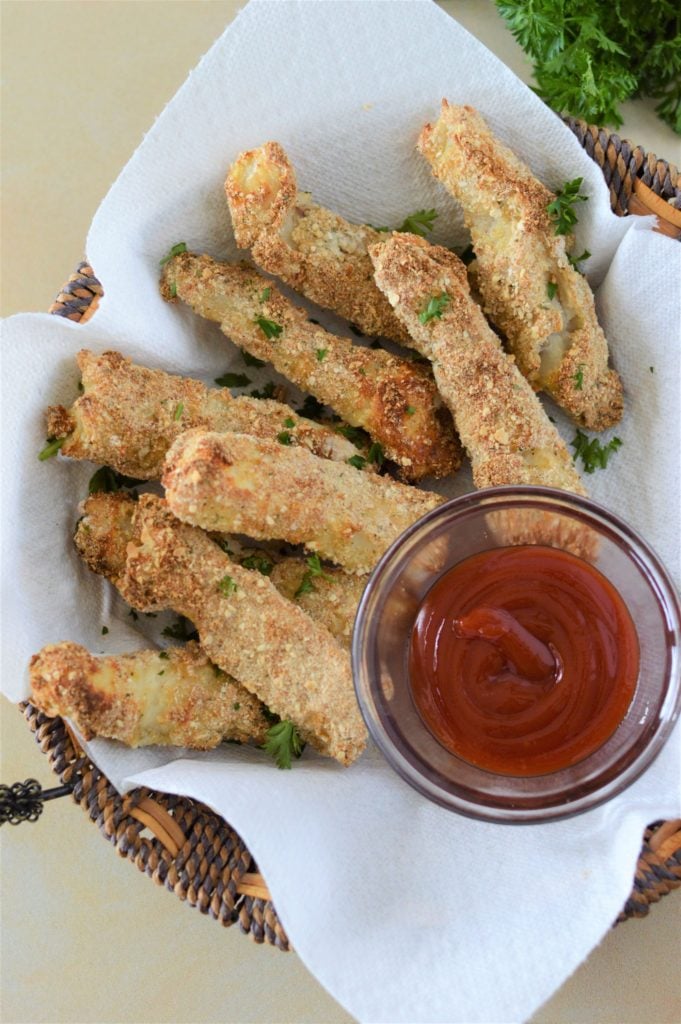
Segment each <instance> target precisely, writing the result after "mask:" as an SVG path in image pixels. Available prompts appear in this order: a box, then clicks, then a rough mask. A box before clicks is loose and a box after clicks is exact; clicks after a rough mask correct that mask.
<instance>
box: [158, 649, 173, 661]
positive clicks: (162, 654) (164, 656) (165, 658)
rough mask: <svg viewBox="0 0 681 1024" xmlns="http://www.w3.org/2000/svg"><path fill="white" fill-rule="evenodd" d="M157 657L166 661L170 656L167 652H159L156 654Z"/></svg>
mask: <svg viewBox="0 0 681 1024" xmlns="http://www.w3.org/2000/svg"><path fill="white" fill-rule="evenodd" d="M158 656H159V658H162V659H163V661H168V659H169V657H170V655H169V654H168V652H167V651H159V652H158Z"/></svg>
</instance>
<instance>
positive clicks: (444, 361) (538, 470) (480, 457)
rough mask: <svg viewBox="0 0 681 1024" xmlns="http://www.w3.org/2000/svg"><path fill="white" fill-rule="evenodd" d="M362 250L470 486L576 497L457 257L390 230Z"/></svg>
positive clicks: (569, 468) (530, 395) (556, 447)
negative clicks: (441, 408) (446, 424)
mask: <svg viewBox="0 0 681 1024" xmlns="http://www.w3.org/2000/svg"><path fill="white" fill-rule="evenodd" d="M370 254H371V257H372V259H373V261H374V267H375V269H376V282H377V284H378V286H379V287H380V288H382V289H383V291H384V292H385V294H386V295H387V296H388V299H389V300H390V302H391V304H392V305H393V307H394V309H395V311H396V313H397V314H398V316H399V317H400V318H401V319H402V321H403V323H404V324H405V326H406V327H407V328H408V330H409V331H410V333H411V336H412V338H413V340H414V344H415V345H416V347H417V348H418V350H419V351H420V352H421V353H422V354H423V355H424V356H426V357H427V358H428V359H430V360H431V363H432V365H433V373H434V374H435V380H436V381H437V385H438V388H439V389H440V393H441V395H442V396H443V398H444V400H445V401H446V402H447V404H448V406H449V408H450V409H451V411H452V413H453V415H454V419H455V422H456V425H457V428H458V431H459V435H460V437H461V440H462V442H463V444H464V446H465V448H466V450H467V451H468V454H469V455H470V458H471V462H472V466H473V479H474V481H475V485H476V487H494V486H499V485H503V484H537V485H541V486H544V487H560V488H562V489H564V490H568V491H573V492H575V493H577V494H584V493H585V491H584V488H583V486H582V483H581V481H580V478H579V475H578V473H577V470H576V469H575V466H574V463H573V460H572V458H571V457H570V454H569V452H568V450H567V448H566V446H565V443H564V442H563V440H562V438H561V437H560V435H559V433H558V431H557V430H556V428H555V427H554V426H553V424H552V423H551V422H550V420H549V418H548V416H547V415H546V413H545V412H544V409H543V408H542V405H541V403H540V401H539V399H538V398H537V396H536V394H535V393H534V391H533V390H532V388H531V386H530V384H529V383H528V382H527V380H526V379H525V378H524V377H523V375H522V374H521V373H520V371H519V369H518V367H517V366H516V364H515V361H514V359H513V357H512V356H509V355H507V354H506V353H505V352H504V351H503V349H502V346H501V342H500V341H499V339H498V338H497V336H496V334H495V333H494V332H493V331H492V330H491V328H490V327H489V325H488V324H487V321H486V320H485V318H484V316H483V314H482V312H481V310H480V308H479V306H476V304H475V303H474V302H473V300H472V298H471V295H470V291H469V287H468V281H467V278H466V268H465V267H464V265H463V263H462V262H461V260H459V258H458V257H457V256H455V255H454V253H452V252H450V251H449V250H448V249H444V248H442V247H441V246H437V245H430V244H429V243H428V242H426V241H425V240H424V239H421V238H416V237H415V236H414V235H407V234H397V233H394V234H393V235H391V236H390V238H388V239H387V240H386V241H385V242H383V243H381V244H380V245H377V246H374V247H373V248H372V249H371V250H370ZM432 299H439V300H440V301H439V306H440V309H439V313H437V314H435V315H433V316H432V317H430V318H429V319H427V322H426V323H423V322H422V318H425V317H426V312H424V311H426V310H427V308H428V305H429V302H430V301H431V300H432ZM235 436H236V435H235Z"/></svg>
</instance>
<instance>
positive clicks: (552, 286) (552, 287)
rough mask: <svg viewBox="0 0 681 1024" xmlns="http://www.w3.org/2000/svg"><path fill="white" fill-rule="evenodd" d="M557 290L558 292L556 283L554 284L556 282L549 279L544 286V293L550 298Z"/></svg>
mask: <svg viewBox="0 0 681 1024" xmlns="http://www.w3.org/2000/svg"><path fill="white" fill-rule="evenodd" d="M557 292H558V285H557V284H556V282H555V281H549V283H548V284H547V286H546V294H547V295H548V297H549V298H550V299H555V297H556V294H557Z"/></svg>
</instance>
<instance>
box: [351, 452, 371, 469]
mask: <svg viewBox="0 0 681 1024" xmlns="http://www.w3.org/2000/svg"><path fill="white" fill-rule="evenodd" d="M366 464H367V460H366V459H365V458H364V456H363V455H351V456H350V458H349V459H348V466H354V467H355V469H364V467H365V466H366Z"/></svg>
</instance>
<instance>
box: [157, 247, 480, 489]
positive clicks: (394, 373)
mask: <svg viewBox="0 0 681 1024" xmlns="http://www.w3.org/2000/svg"><path fill="white" fill-rule="evenodd" d="M162 292H163V295H164V297H165V298H166V299H168V300H170V301H172V300H174V299H175V298H178V299H181V300H182V301H183V302H186V303H187V304H188V305H189V306H191V307H192V309H193V310H194V311H195V312H197V313H199V314H200V315H201V316H204V317H206V318H207V319H209V320H214V321H215V322H217V323H218V324H220V328H221V330H222V331H223V332H224V333H225V334H226V335H228V336H229V337H230V338H231V339H232V340H233V341H234V342H236V344H237V345H239V346H240V347H241V348H244V349H246V350H247V351H248V352H250V353H251V354H252V355H254V356H255V357H256V358H258V359H264V360H266V361H268V362H270V363H272V365H273V366H274V368H275V369H276V370H278V371H279V372H280V373H282V374H283V375H284V376H285V377H288V379H289V380H292V381H293V382H294V383H295V384H297V385H298V386H299V387H301V388H303V389H304V390H305V391H309V392H310V393H311V394H312V395H315V396H316V397H317V398H318V399H319V400H320V401H321V402H323V403H324V404H325V405H330V406H331V407H332V408H333V409H335V411H336V412H337V413H339V414H340V415H341V416H342V417H343V419H344V420H345V421H346V422H347V423H350V424H351V425H352V426H355V427H363V428H364V429H365V430H366V431H367V433H368V434H369V435H370V436H371V438H372V439H373V441H375V442H378V443H379V444H381V446H382V447H383V450H384V452H385V456H386V458H389V459H392V460H393V461H394V462H396V463H397V465H398V467H399V470H400V473H401V475H402V476H403V478H404V479H408V480H419V479H421V478H422V477H424V476H435V477H441V476H447V475H448V474H449V473H453V472H455V470H457V469H458V467H459V465H460V462H461V450H460V446H459V443H458V439H457V437H456V434H455V432H454V427H453V424H452V421H451V416H450V415H449V413H448V411H447V409H446V408H445V406H444V405H443V403H442V401H441V399H440V396H439V395H438V392H437V388H436V387H435V383H434V381H433V378H432V375H431V373H430V371H429V369H428V368H426V367H423V366H419V365H417V364H415V363H413V362H410V361H408V360H406V359H400V358H398V357H397V356H393V355H391V354H390V353H389V352H386V351H384V350H383V349H375V350H373V349H367V348H362V347H361V346H359V345H355V344H353V342H352V341H351V340H350V339H349V338H341V337H338V336H337V335H335V334H329V333H328V331H325V330H324V328H323V327H320V326H318V325H317V324H313V323H312V322H311V321H310V320H308V318H307V313H306V312H305V311H304V310H303V309H299V308H297V307H296V306H294V305H293V304H292V303H291V302H289V300H288V299H286V298H285V297H284V296H283V295H282V294H281V292H279V291H278V290H277V288H276V287H275V286H274V285H273V284H272V282H271V281H269V280H268V279H267V278H264V277H261V276H260V275H259V274H257V273H256V272H255V271H254V270H251V269H249V268H247V267H243V266H231V265H230V264H226V263H218V262H216V261H215V260H213V259H211V258H210V257H209V256H196V255H193V254H192V253H182V254H180V255H179V256H175V257H173V259H171V260H169V261H168V263H166V264H165V266H164V269H163V278H162ZM251 433H252V431H251Z"/></svg>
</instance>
